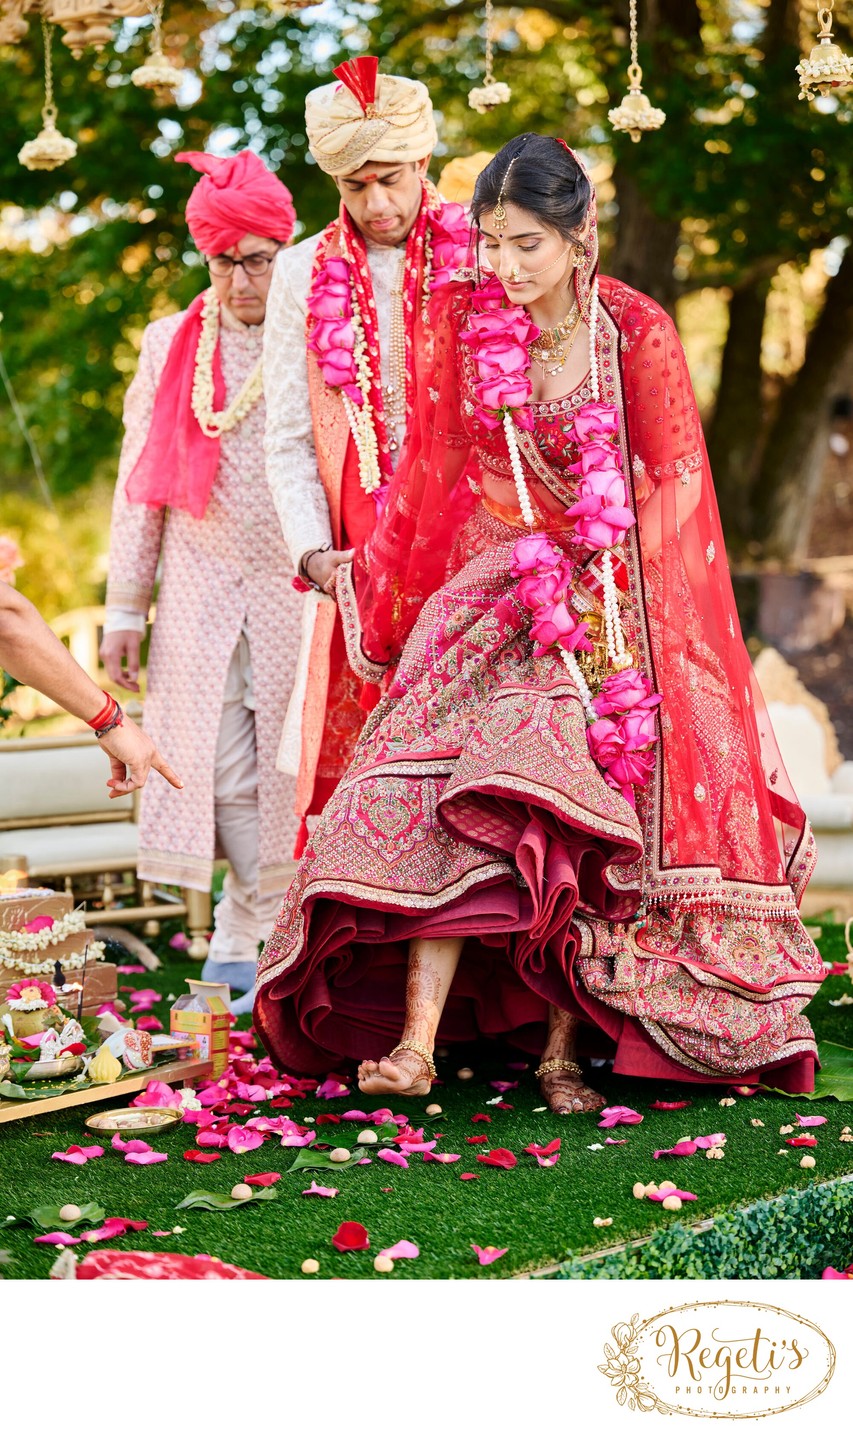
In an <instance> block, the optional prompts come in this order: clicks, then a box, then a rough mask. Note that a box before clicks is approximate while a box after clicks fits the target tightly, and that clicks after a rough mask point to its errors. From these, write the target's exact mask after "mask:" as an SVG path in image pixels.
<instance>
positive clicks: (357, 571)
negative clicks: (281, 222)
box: [339, 284, 479, 682]
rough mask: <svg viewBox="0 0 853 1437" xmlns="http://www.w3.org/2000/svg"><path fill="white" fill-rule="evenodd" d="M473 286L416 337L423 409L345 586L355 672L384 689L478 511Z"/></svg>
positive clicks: (440, 298) (459, 287)
mask: <svg viewBox="0 0 853 1437" xmlns="http://www.w3.org/2000/svg"><path fill="white" fill-rule="evenodd" d="M470 292H471V286H470V285H469V284H452V285H448V286H447V287H446V288H444V289H442V290H441V291H439V293H438V294H437V295H436V297H435V298H434V299H433V300H432V302H431V304H430V309H429V314H428V319H427V322H426V324H425V325H423V326H422V327H421V329H420V331H419V334H418V335H417V336H416V338H417V339H418V341H419V342H418V344H417V349H416V354H415V390H414V392H415V402H414V409H413V413H412V414H411V415H410V417H409V423H408V429H407V435H406V445H405V449H404V451H403V454H402V455H401V457H400V462H399V465H398V466H397V471H396V474H395V476H394V478H393V480H392V482H391V485H390V487H389V491H388V498H387V501H386V504H385V508H384V510H383V512H382V516H381V518H380V520H379V521H378V523H377V525H376V528H375V530H374V532H373V534H372V535H371V538H370V539H369V540H368V542H367V545H366V546H365V547H364V548H363V549H360V550H359V552H358V553H357V554H356V557H355V560H354V562H353V565H352V569H351V570H350V569H349V568H347V569H346V570H344V571H343V572H344V579H343V583H342V584H341V585H339V589H340V598H341V609H342V614H343V620H344V630H345V633H346V638H347V650H348V653H349V658H350V662H351V664H352V666H353V668H354V669H355V670H356V672H357V673H359V674H361V676H362V677H363V678H364V679H366V680H367V681H374V682H378V680H379V679H380V678H381V676H382V674H383V673H384V671H385V670H386V668H387V667H388V666H389V664H393V663H395V662H396V661H397V659H399V657H400V654H401V653H402V650H403V646H404V644H405V642H406V639H407V638H408V636H409V634H410V633H411V630H412V627H413V625H414V623H415V620H416V619H417V617H418V615H419V613H420V611H421V609H422V607H423V605H424V603H425V601H426V600H427V599H428V598H429V596H430V595H431V594H433V593H435V591H436V590H437V589H440V588H441V586H442V584H443V583H444V581H445V578H446V577H447V563H448V559H449V556H450V553H451V551H452V548H453V544H454V541H455V539H456V536H457V534H458V533H459V530H460V528H461V527H462V525H463V524H464V522H465V520H466V519H467V518H468V517H469V515H470V514H471V512H472V510H473V508H474V505H475V503H476V502H477V498H476V493H475V490H474V489H473V488H472V483H471V482H469V481H474V482H476V475H477V473H478V469H479V461H478V457H477V455H476V453H475V452H474V448H473V444H472V439H471V436H470V435H469V434H468V433H467V432H466V428H465V425H464V423H463V415H462V407H461V398H460V372H459V362H460V356H459V349H458V342H457V337H458V332H459V329H460V328H461V327H462V326H463V325H464V322H465V319H466V317H467V313H468V308H467V300H468V296H469V295H470Z"/></svg>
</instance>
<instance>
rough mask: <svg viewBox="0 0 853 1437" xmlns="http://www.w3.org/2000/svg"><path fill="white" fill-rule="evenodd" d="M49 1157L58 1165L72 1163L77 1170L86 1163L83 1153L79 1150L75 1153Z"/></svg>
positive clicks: (54, 1154) (52, 1154)
mask: <svg viewBox="0 0 853 1437" xmlns="http://www.w3.org/2000/svg"><path fill="white" fill-rule="evenodd" d="M50 1156H51V1157H52V1158H55V1159H56V1161H57V1162H59V1163H73V1164H74V1166H75V1167H78V1168H81V1167H82V1166H83V1164H84V1163H85V1161H86V1155H85V1153H81V1152H80V1150H79V1148H78V1150H77V1152H76V1153H72V1152H67V1153H51V1155H50Z"/></svg>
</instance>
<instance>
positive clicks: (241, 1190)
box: [231, 1183, 252, 1198]
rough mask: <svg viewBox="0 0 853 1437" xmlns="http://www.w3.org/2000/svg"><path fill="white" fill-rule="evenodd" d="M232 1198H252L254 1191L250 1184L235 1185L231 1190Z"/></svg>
mask: <svg viewBox="0 0 853 1437" xmlns="http://www.w3.org/2000/svg"><path fill="white" fill-rule="evenodd" d="M231 1196H232V1197H233V1198H250V1197H251V1196H252V1189H251V1188H250V1187H249V1184H248V1183H235V1184H234V1186H233V1188H232V1189H231Z"/></svg>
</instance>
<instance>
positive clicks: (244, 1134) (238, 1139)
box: [228, 1124, 264, 1153]
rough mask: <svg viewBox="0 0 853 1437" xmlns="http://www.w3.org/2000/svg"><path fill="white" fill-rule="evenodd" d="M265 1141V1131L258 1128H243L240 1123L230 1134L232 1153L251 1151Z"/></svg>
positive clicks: (229, 1143) (229, 1144)
mask: <svg viewBox="0 0 853 1437" xmlns="http://www.w3.org/2000/svg"><path fill="white" fill-rule="evenodd" d="M263 1141H264V1135H263V1133H259V1132H258V1130H257V1128H249V1127H245V1128H241V1127H240V1126H239V1125H238V1124H235V1126H234V1127H233V1128H232V1129H231V1131H230V1132H229V1134H228V1146H229V1148H230V1149H231V1151H232V1153H251V1152H253V1151H254V1149H255V1148H259V1147H260V1146H261V1144H262V1143H263Z"/></svg>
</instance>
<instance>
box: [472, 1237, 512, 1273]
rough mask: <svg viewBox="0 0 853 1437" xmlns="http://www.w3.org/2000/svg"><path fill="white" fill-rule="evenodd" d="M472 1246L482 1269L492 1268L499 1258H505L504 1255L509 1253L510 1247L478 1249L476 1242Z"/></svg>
mask: <svg viewBox="0 0 853 1437" xmlns="http://www.w3.org/2000/svg"><path fill="white" fill-rule="evenodd" d="M471 1246H472V1248H473V1249H474V1251H475V1253H476V1254H477V1261H478V1262H479V1264H480V1266H481V1267H490V1266H491V1264H492V1263H493V1262H497V1260H498V1258H499V1257H503V1255H504V1253H506V1252H509V1248H508V1247H478V1246H477V1244H476V1243H475V1242H472V1244H471Z"/></svg>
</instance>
